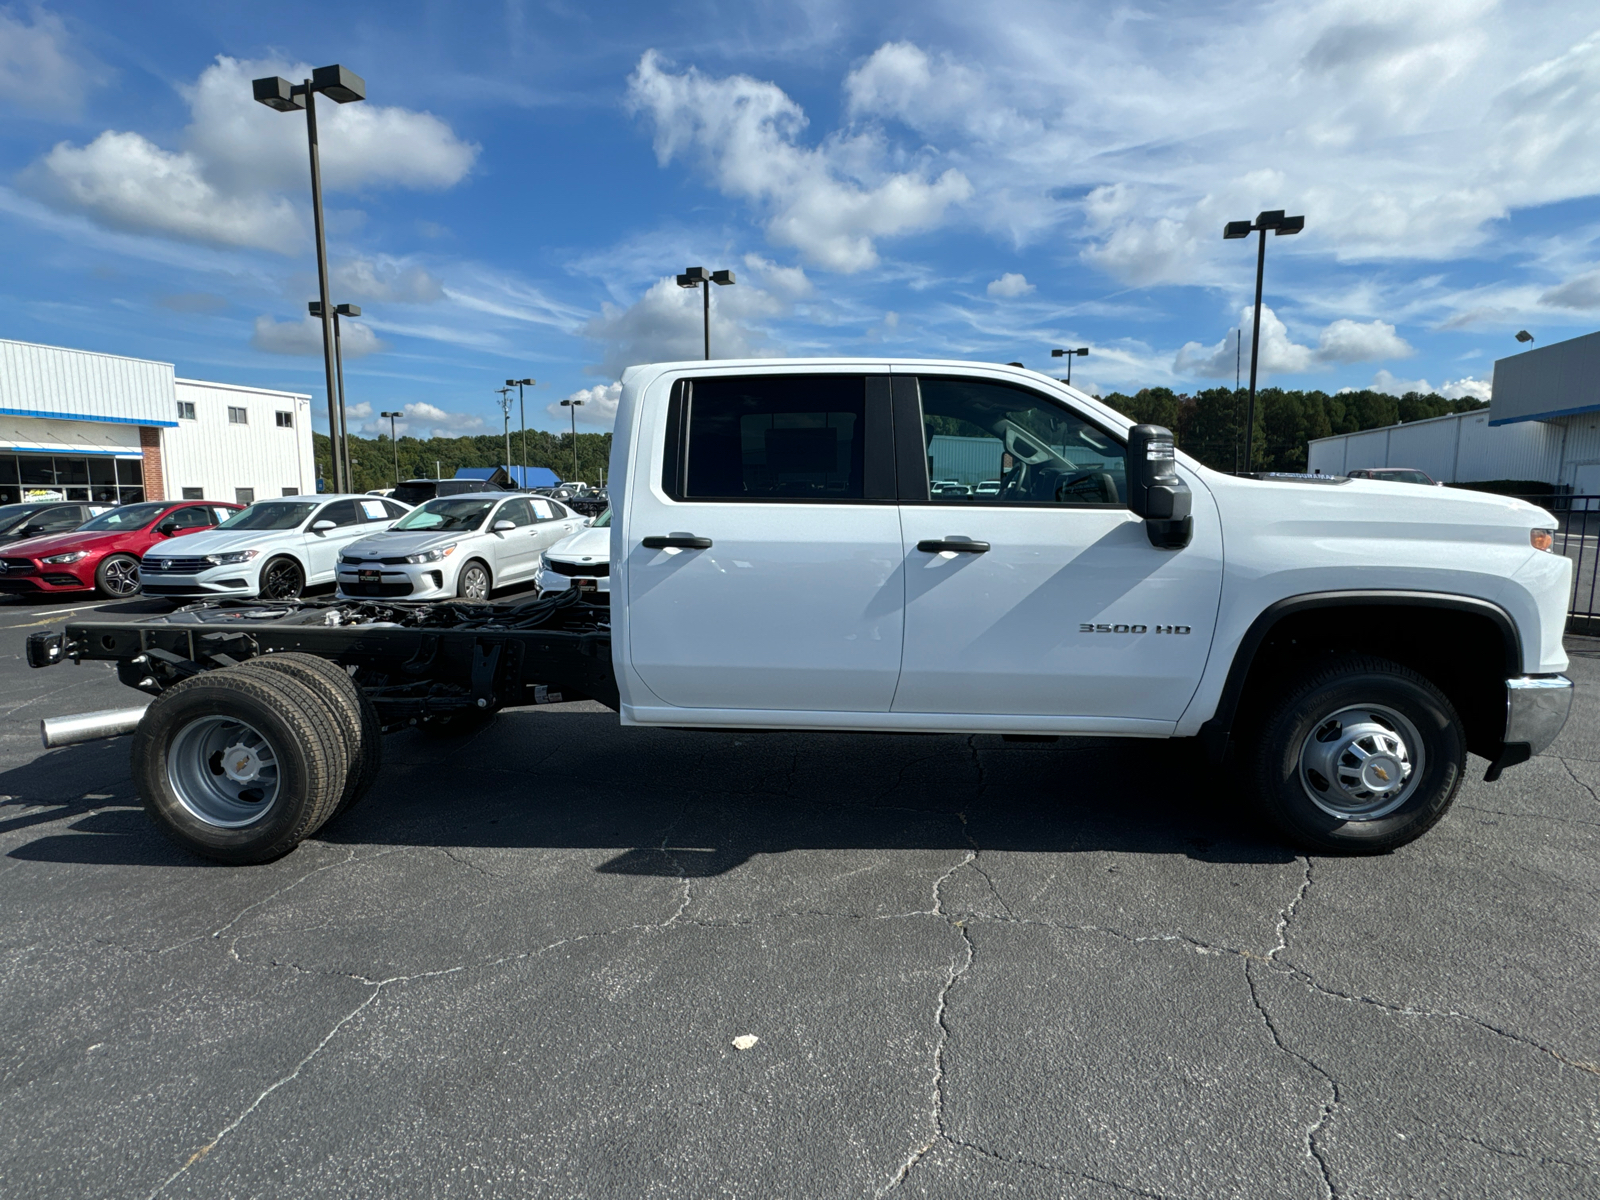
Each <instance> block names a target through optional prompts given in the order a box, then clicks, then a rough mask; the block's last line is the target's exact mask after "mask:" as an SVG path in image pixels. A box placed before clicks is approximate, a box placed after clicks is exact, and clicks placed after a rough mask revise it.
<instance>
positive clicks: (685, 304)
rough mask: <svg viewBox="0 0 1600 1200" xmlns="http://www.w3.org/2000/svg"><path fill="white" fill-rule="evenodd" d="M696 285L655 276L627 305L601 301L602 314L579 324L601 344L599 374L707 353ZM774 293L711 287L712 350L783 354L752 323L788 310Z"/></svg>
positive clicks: (729, 354)
mask: <svg viewBox="0 0 1600 1200" xmlns="http://www.w3.org/2000/svg"><path fill="white" fill-rule="evenodd" d="M701 303H702V301H701V298H700V289H699V288H694V289H688V288H681V287H679V286H678V285H677V283H676V282H674V280H673V279H672V278H671V277H670V276H669V277H667V278H664V279H660V280H658V281H657V282H656V283H655V284H654V285H653V286H652V287H651V288H650V289H649V290H648V291H647V292H645V294H644V295H643V296H641V297H640V298H639V299H638V300H637V301H636V302H635V303H633V304H631V305H629V306H628V307H627V308H622V307H619V306H618V305H615V304H609V303H607V304H603V305H601V311H600V315H599V316H598V317H595V318H594V319H593V320H591V321H590V322H589V323H588V324H587V325H585V326H584V328H583V333H584V335H585V336H586V337H591V338H594V339H596V340H597V341H599V342H601V343H602V344H603V346H604V348H605V349H604V358H603V359H602V361H601V363H600V365H599V367H598V368H597V369H596V370H597V373H598V374H601V375H608V376H611V377H613V378H615V377H617V376H620V375H621V374H622V372H623V369H624V368H626V367H630V366H633V365H635V364H637V363H648V362H678V361H681V360H684V359H696V358H702V357H704V354H705V342H704V337H705V333H704V329H705V326H704V314H703V311H702V309H701ZM786 307H787V306H786V305H785V304H784V302H783V301H782V300H780V299H779V298H778V297H775V296H773V295H771V294H770V293H768V292H766V291H763V290H762V289H760V288H757V287H754V286H752V285H749V284H742V283H740V284H734V285H733V286H732V287H719V288H713V290H712V293H711V354H712V356H713V357H714V358H756V357H768V356H774V355H778V354H781V353H782V352H781V351H775V350H772V349H770V348H767V347H765V346H763V345H762V343H761V341H760V340H759V339H760V338H761V337H762V335H761V334H760V333H759V332H758V331H757V330H756V329H755V328H754V327H753V326H752V324H751V323H752V322H753V321H756V320H760V319H764V318H769V317H773V316H776V315H778V314H780V313H782V312H784V311H786Z"/></svg>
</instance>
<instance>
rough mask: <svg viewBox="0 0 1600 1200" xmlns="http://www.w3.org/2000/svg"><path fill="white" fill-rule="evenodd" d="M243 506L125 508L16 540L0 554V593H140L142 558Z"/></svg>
mask: <svg viewBox="0 0 1600 1200" xmlns="http://www.w3.org/2000/svg"><path fill="white" fill-rule="evenodd" d="M241 507H242V506H241V505H238V504H220V503H216V504H208V503H202V502H199V501H194V500H188V501H172V500H167V501H149V502H146V503H144V504H124V505H122V506H121V507H120V508H113V509H112V510H111V511H109V512H103V513H101V514H100V515H99V516H98V517H95V518H94V519H93V520H92V521H86V522H84V523H83V524H82V525H80V526H78V528H76V529H74V530H73V531H72V532H71V533H61V534H55V535H53V536H48V537H36V538H29V539H27V540H26V541H22V542H13V543H12V544H11V545H9V546H7V547H5V552H4V555H3V556H0V592H11V593H24V594H31V595H43V594H48V593H52V592H88V591H95V592H99V593H100V594H101V595H102V596H111V597H125V596H135V595H138V592H139V559H140V557H141V556H143V554H144V552H145V551H146V550H148V549H150V547H151V546H154V545H156V544H157V543H158V542H164V541H166V540H167V539H168V538H175V537H182V536H183V535H184V534H186V533H201V532H203V531H205V530H207V529H213V528H215V527H216V525H217V523H218V522H219V521H226V520H227V519H228V518H229V517H231V516H232V515H233V514H234V513H236V512H238V511H239V509H240V508H241Z"/></svg>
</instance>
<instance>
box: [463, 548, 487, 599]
mask: <svg viewBox="0 0 1600 1200" xmlns="http://www.w3.org/2000/svg"><path fill="white" fill-rule="evenodd" d="M456 595H457V596H458V597H460V598H461V599H462V600H470V601H472V602H473V603H475V604H481V603H483V602H484V601H485V600H487V599H488V598H489V568H488V567H486V566H484V565H483V564H482V563H481V562H479V561H478V560H477V559H473V560H472V561H471V562H469V563H467V564H466V565H465V566H463V567H462V568H461V576H460V578H458V579H457V580H456Z"/></svg>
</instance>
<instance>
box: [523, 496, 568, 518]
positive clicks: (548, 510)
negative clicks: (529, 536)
mask: <svg viewBox="0 0 1600 1200" xmlns="http://www.w3.org/2000/svg"><path fill="white" fill-rule="evenodd" d="M528 503H529V505H531V506H532V508H533V519H534V520H535V521H554V520H555V519H556V509H557V508H558V507H560V506H559V505H557V504H556V503H555V502H554V501H552V500H530V501H528Z"/></svg>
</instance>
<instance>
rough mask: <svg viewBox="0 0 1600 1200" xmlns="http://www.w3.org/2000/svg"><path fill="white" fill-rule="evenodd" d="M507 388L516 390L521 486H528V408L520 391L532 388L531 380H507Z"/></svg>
mask: <svg viewBox="0 0 1600 1200" xmlns="http://www.w3.org/2000/svg"><path fill="white" fill-rule="evenodd" d="M506 386H507V387H514V388H516V389H517V408H518V410H519V411H520V412H521V413H522V486H523V487H527V486H528V406H527V405H526V404H525V403H524V402H523V399H522V389H523V388H525V387H532V386H533V380H531V379H508V380H506Z"/></svg>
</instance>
